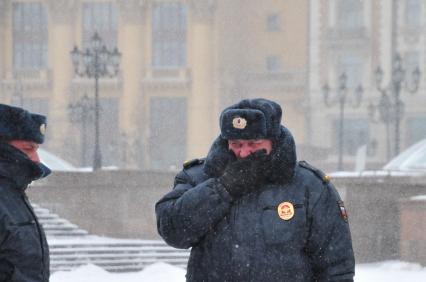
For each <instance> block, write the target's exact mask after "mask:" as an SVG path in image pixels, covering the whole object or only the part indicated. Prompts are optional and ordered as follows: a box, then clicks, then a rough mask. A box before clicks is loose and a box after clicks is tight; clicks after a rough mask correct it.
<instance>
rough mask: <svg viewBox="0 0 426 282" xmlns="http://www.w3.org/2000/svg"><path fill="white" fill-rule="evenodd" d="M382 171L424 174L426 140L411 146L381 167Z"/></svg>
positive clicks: (425, 168) (425, 170) (425, 169)
mask: <svg viewBox="0 0 426 282" xmlns="http://www.w3.org/2000/svg"><path fill="white" fill-rule="evenodd" d="M383 169H384V170H397V171H418V172H426V139H423V140H422V141H420V142H417V143H416V144H414V145H412V146H411V147H409V148H408V149H406V150H405V151H403V152H402V153H400V154H399V155H398V156H396V157H395V158H393V159H392V160H391V161H390V162H389V163H388V164H386V165H385V166H384V167H383Z"/></svg>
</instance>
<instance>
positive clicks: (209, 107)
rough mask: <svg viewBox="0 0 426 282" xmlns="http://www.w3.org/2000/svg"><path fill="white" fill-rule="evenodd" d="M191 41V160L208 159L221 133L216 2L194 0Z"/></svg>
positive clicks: (189, 117) (189, 127)
mask: <svg viewBox="0 0 426 282" xmlns="http://www.w3.org/2000/svg"><path fill="white" fill-rule="evenodd" d="M189 5H190V16H191V17H190V20H191V22H190V23H191V24H190V25H189V26H190V27H191V30H190V39H191V40H189V42H191V46H188V47H189V48H188V49H189V50H191V52H188V53H189V54H188V55H189V62H190V64H191V74H192V89H191V94H190V97H189V99H188V138H187V140H188V150H187V152H188V158H194V157H201V156H205V155H206V154H207V152H208V149H209V147H210V145H211V143H212V142H213V138H214V137H215V135H216V134H217V132H218V119H219V118H218V117H217V111H216V110H215V109H216V108H217V99H216V97H215V96H216V95H215V94H216V93H215V91H214V89H215V87H214V80H215V79H214V73H215V60H214V58H215V56H214V54H215V53H214V52H215V34H214V25H213V22H214V14H215V1H213V0H191V1H189Z"/></svg>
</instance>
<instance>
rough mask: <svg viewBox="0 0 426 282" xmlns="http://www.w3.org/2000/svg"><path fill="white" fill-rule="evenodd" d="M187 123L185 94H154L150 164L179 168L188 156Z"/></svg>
mask: <svg viewBox="0 0 426 282" xmlns="http://www.w3.org/2000/svg"><path fill="white" fill-rule="evenodd" d="M164 113H173V115H167V114H164ZM187 123H188V121H187V101H186V98H185V97H153V98H151V101H150V119H149V127H150V138H149V150H148V152H149V154H150V166H151V168H153V169H177V168H179V167H180V166H181V164H182V162H183V161H184V160H185V158H186V143H187V139H186V135H187V134H186V133H187ZM177 132H179V133H177Z"/></svg>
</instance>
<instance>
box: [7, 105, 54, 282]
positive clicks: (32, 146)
mask: <svg viewBox="0 0 426 282" xmlns="http://www.w3.org/2000/svg"><path fill="white" fill-rule="evenodd" d="M45 128H46V117H44V116H42V115H37V114H32V113H29V112H28V111H25V110H23V109H21V108H17V107H12V106H8V105H4V104H0V281H13V282H15V281H16V282H18V281H19V282H45V281H49V249H48V246H47V241H46V236H45V234H44V231H43V229H42V227H41V226H40V224H39V223H38V221H37V218H36V215H35V213H34V211H33V209H32V207H31V204H30V202H29V201H28V198H27V196H26V194H25V190H26V188H27V186H28V185H29V184H30V183H31V182H32V181H34V180H37V179H40V178H43V177H45V176H47V175H48V174H49V173H50V170H49V169H48V168H47V167H46V166H44V165H43V164H42V163H41V162H40V159H39V156H38V154H37V149H38V147H39V144H41V143H43V141H44V133H45Z"/></svg>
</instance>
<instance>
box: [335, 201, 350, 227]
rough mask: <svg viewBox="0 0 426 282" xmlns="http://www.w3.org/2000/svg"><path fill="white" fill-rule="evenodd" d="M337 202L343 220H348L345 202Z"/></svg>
mask: <svg viewBox="0 0 426 282" xmlns="http://www.w3.org/2000/svg"><path fill="white" fill-rule="evenodd" d="M337 204H338V205H339V210H340V215H341V217H342V219H343V220H344V221H345V222H348V212H347V211H346V208H345V204H344V203H343V201H338V202H337Z"/></svg>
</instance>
